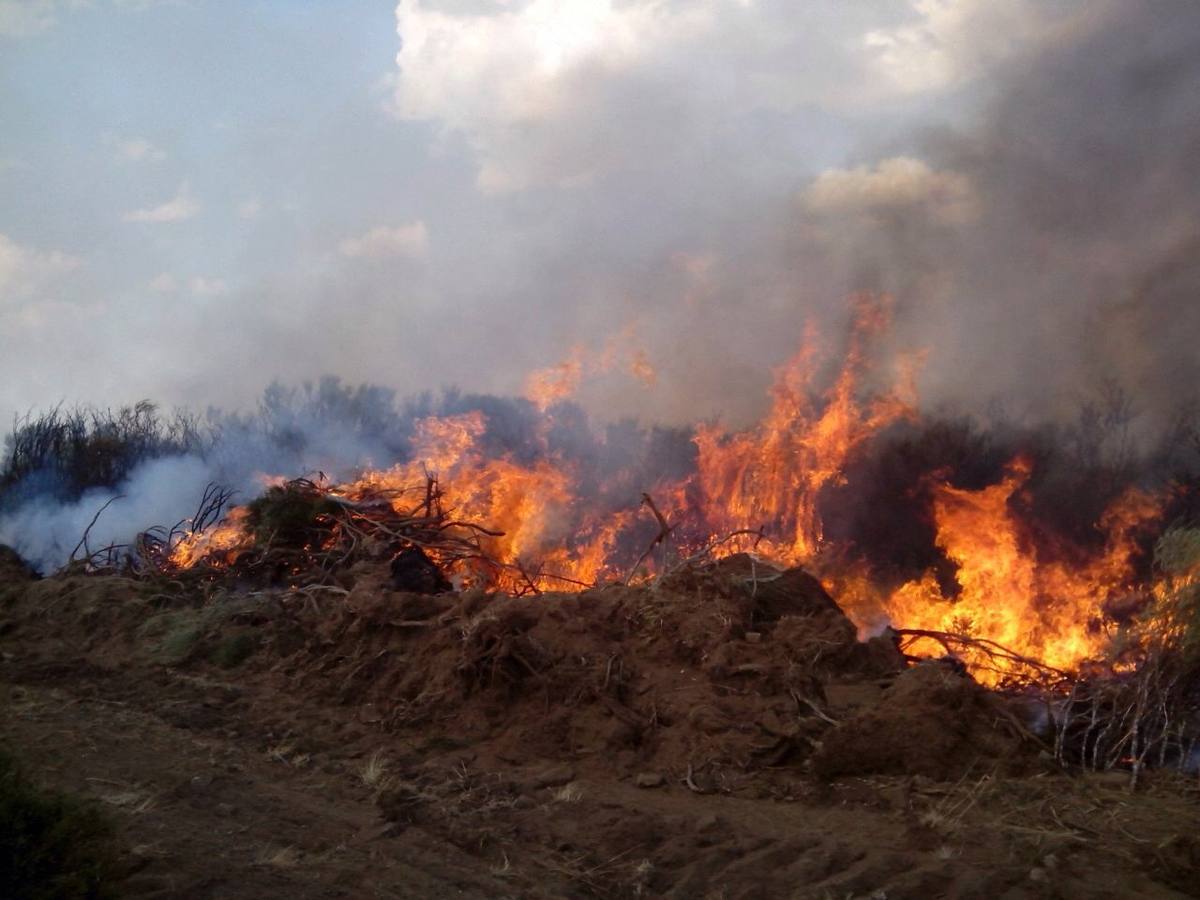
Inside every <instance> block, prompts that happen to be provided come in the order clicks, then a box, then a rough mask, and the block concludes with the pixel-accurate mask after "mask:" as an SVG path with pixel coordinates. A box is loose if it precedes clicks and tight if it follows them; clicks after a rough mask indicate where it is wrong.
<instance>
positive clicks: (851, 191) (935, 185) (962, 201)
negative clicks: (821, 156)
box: [803, 156, 979, 224]
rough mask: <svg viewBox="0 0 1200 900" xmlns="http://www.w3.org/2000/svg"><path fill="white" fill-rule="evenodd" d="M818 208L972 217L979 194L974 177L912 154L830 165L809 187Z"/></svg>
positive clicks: (807, 197)
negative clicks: (850, 165) (872, 162)
mask: <svg viewBox="0 0 1200 900" xmlns="http://www.w3.org/2000/svg"><path fill="white" fill-rule="evenodd" d="M803 199H804V203H805V205H806V206H807V208H808V209H809V210H810V211H811V212H814V213H818V214H827V215H834V216H843V215H846V214H851V215H866V216H874V215H881V214H888V213H893V212H897V211H911V210H915V209H918V208H920V209H922V210H924V211H925V212H926V213H928V214H929V216H930V218H932V219H933V220H934V221H938V222H941V223H943V224H955V223H962V222H967V221H970V220H971V219H973V218H975V216H976V215H977V214H978V212H979V200H978V197H977V196H976V192H975V190H974V189H973V187H972V185H971V182H970V179H968V178H967V177H966V176H965V175H962V174H960V173H958V172H948V171H935V170H934V169H931V168H930V167H929V165H928V164H927V163H925V162H923V161H922V160H919V159H913V158H912V157H907V156H896V157H892V158H891V159H885V160H882V161H881V162H879V163H878V164H877V165H875V166H873V167H868V166H858V167H856V168H853V169H828V170H826V171H824V172H822V173H821V174H820V175H819V176H817V178H816V180H814V181H813V183H812V184H811V185H810V186H809V188H808V190H806V191H805V193H804V197H803Z"/></svg>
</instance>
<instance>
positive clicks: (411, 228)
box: [338, 221, 429, 259]
mask: <svg viewBox="0 0 1200 900" xmlns="http://www.w3.org/2000/svg"><path fill="white" fill-rule="evenodd" d="M428 249H429V232H428V231H427V229H426V228H425V223H424V222H421V221H417V222H410V223H409V224H407V225H399V226H396V227H389V226H386V225H381V226H379V227H378V228H372V229H371V230H370V231H368V232H367V233H366V234H362V235H359V236H358V237H350V238H346V239H345V240H343V241H342V242H341V243H340V244H338V252H340V253H341V254H342V255H343V256H349V257H367V258H371V259H379V258H383V257H389V256H404V257H408V258H409V259H420V258H421V257H423V256H425V254H426V252H427V251H428Z"/></svg>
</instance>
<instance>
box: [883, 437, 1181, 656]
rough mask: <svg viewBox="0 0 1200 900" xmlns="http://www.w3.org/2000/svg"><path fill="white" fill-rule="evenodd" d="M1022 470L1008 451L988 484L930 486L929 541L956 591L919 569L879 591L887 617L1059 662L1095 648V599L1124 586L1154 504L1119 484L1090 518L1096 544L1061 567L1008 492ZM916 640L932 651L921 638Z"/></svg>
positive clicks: (1128, 585) (1100, 639)
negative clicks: (1098, 515)
mask: <svg viewBox="0 0 1200 900" xmlns="http://www.w3.org/2000/svg"><path fill="white" fill-rule="evenodd" d="M1030 474H1031V465H1030V463H1029V462H1028V461H1027V460H1024V459H1019V458H1018V459H1016V460H1014V461H1013V462H1012V463H1011V464H1010V465H1009V468H1008V473H1007V475H1006V476H1005V477H1004V478H1003V479H1002V480H1001V481H1000V482H999V483H997V484H994V485H991V486H989V487H985V488H982V489H980V490H976V491H969V490H964V489H960V488H955V487H952V486H950V485H948V484H939V485H937V486H936V487H935V490H934V499H933V514H934V522H935V525H936V528H937V539H936V542H937V546H938V547H939V548H940V549H941V550H942V551H943V552H944V553H945V555H946V557H947V558H948V559H949V560H950V561H951V562H952V563H954V564H955V565H956V566H957V567H958V568H957V572H956V573H955V581H956V582H957V586H958V588H959V594H958V596H957V597H946V596H944V595H943V593H942V590H941V588H940V587H939V584H938V581H937V579H936V578H935V577H934V575H933V573H926V574H925V575H924V576H923V577H922V578H920V579H918V580H915V581H911V582H908V583H907V584H904V585H902V586H901V587H899V588H898V589H896V590H895V591H894V592H893V593H892V594H891V595H890V596H889V597H888V598H887V599H886V601H885V603H884V605H885V608H886V612H887V615H888V618H889V619H890V620H891V621H892V622H894V623H898V624H902V625H903V626H904V627H907V628H914V629H928V630H932V631H942V632H952V633H956V634H965V635H968V636H971V637H979V638H985V639H987V640H990V641H994V642H996V643H997V644H1000V645H1002V646H1003V647H1005V648H1007V649H1009V650H1012V651H1015V652H1016V653H1018V654H1020V655H1022V656H1025V657H1027V658H1030V659H1034V660H1037V661H1040V662H1042V663H1044V664H1046V665H1049V666H1052V667H1054V668H1058V669H1062V670H1071V669H1073V668H1075V667H1076V666H1077V665H1078V664H1079V663H1080V662H1081V661H1083V660H1087V659H1092V658H1095V657H1097V656H1098V655H1099V654H1100V652H1101V650H1102V649H1103V646H1104V644H1105V642H1106V641H1107V640H1108V637H1109V636H1108V634H1107V633H1106V631H1105V630H1104V629H1103V628H1102V627H1101V623H1100V618H1101V612H1102V608H1103V606H1104V603H1105V602H1106V601H1107V600H1108V599H1110V598H1111V597H1114V596H1119V595H1120V594H1122V593H1127V592H1129V591H1130V590H1131V589H1132V588H1133V587H1134V585H1133V577H1134V568H1133V564H1134V560H1135V558H1136V551H1137V547H1136V543H1135V538H1136V536H1137V532H1138V531H1139V529H1141V528H1142V527H1144V526H1145V525H1146V524H1148V523H1150V522H1153V521H1154V520H1155V519H1156V518H1157V516H1158V511H1159V505H1158V503H1157V502H1156V501H1155V500H1154V498H1152V497H1150V496H1149V495H1148V494H1145V493H1144V492H1141V491H1137V490H1131V491H1129V492H1127V493H1126V494H1125V495H1124V496H1122V497H1120V498H1119V499H1118V500H1117V501H1116V502H1115V503H1114V504H1113V505H1112V506H1111V507H1110V508H1109V509H1108V510H1107V511H1106V513H1105V514H1104V516H1103V517H1102V519H1101V522H1100V523H1099V525H1100V527H1101V528H1102V530H1103V532H1104V535H1105V547H1104V550H1103V552H1102V553H1101V554H1100V555H1099V556H1097V557H1095V558H1093V559H1092V560H1090V561H1089V562H1086V563H1084V564H1083V565H1076V566H1071V565H1068V564H1067V563H1065V562H1064V561H1062V560H1055V559H1043V558H1041V555H1040V552H1039V547H1038V546H1037V544H1036V543H1035V542H1034V541H1033V540H1032V539H1031V535H1030V534H1029V533H1028V530H1027V528H1026V527H1025V526H1024V525H1023V523H1022V522H1021V520H1020V519H1019V517H1018V516H1017V514H1016V513H1015V511H1014V508H1013V504H1012V500H1013V498H1014V496H1015V495H1017V494H1018V492H1019V491H1020V490H1021V489H1022V487H1023V486H1024V485H1025V483H1026V482H1027V481H1028V479H1029V476H1030ZM1043 552H1045V551H1043ZM917 646H918V649H924V650H926V651H932V650H933V648H932V647H931V646H930V645H929V644H928V643H927V644H925V645H924V646H923V647H922V646H921V645H920V644H918V645H917Z"/></svg>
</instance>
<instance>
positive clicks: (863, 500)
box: [0, 377, 1200, 595]
mask: <svg viewBox="0 0 1200 900" xmlns="http://www.w3.org/2000/svg"><path fill="white" fill-rule="evenodd" d="M816 402H819V401H816ZM467 413H482V415H483V419H484V421H485V423H486V426H485V430H484V432H483V433H482V434H481V435H480V437H479V438H478V440H477V442H476V450H477V451H478V452H479V454H480V456H481V457H482V458H483V459H485V460H501V459H505V460H511V461H512V462H515V463H518V464H520V465H522V466H525V467H532V466H534V465H536V464H537V463H539V462H542V461H547V462H551V463H553V464H554V465H555V466H556V467H558V468H560V469H565V470H567V471H569V473H570V476H571V480H572V485H573V491H574V494H575V497H576V502H577V503H578V504H580V505H581V506H586V508H587V513H588V514H589V515H590V516H591V517H593V519H594V518H595V517H596V516H601V517H602V516H604V515H605V514H606V513H613V514H615V513H617V512H618V511H622V510H629V509H632V508H636V506H637V504H638V501H639V498H640V497H641V493H642V492H643V491H648V492H651V493H653V492H654V491H655V489H656V488H657V487H660V486H662V485H666V484H679V483H682V482H686V479H687V478H688V476H689V475H692V474H694V473H695V472H696V461H697V459H696V457H697V448H696V445H695V443H694V442H693V438H694V435H695V431H694V429H692V428H676V427H658V426H647V425H644V424H641V423H639V422H637V421H636V420H632V419H625V420H620V421H617V422H612V423H607V424H602V425H601V424H597V423H594V422H593V421H592V420H591V419H590V418H589V417H588V415H587V413H586V412H585V411H584V410H583V408H582V407H581V406H579V405H578V404H576V403H574V402H571V401H567V402H560V403H558V404H556V405H554V406H552V407H550V408H549V409H547V410H545V411H542V410H539V409H538V408H537V407H536V406H535V405H534V404H532V403H531V402H529V401H528V400H526V399H523V398H517V397H498V396H492V395H482V394H470V393H464V392H461V391H459V390H457V389H452V388H451V389H445V390H443V391H441V392H439V393H436V394H435V393H432V392H429V393H423V394H420V395H417V396H414V397H407V398H400V397H397V395H396V394H395V393H394V392H393V391H391V390H388V389H385V388H381V387H378V386H373V385H358V386H352V385H347V384H344V383H342V382H341V381H339V380H338V379H336V378H333V377H328V378H325V379H322V380H321V381H319V382H316V383H308V384H305V385H302V386H300V387H296V388H288V387H284V386H282V385H279V384H274V385H272V386H270V387H269V388H268V389H267V390H266V391H265V392H264V394H263V396H262V399H261V401H260V403H259V404H258V407H257V409H256V410H255V411H253V412H251V413H228V412H222V411H220V410H217V409H209V410H208V411H207V412H206V413H205V414H203V415H198V414H195V413H191V412H187V411H178V410H177V411H175V412H172V413H165V412H163V411H161V410H159V409H158V408H157V407H155V406H154V405H153V404H152V403H149V402H143V403H140V404H138V405H137V406H134V407H128V408H120V409H115V410H101V409H83V408H80V409H72V410H66V409H61V408H58V409H53V410H50V411H48V412H45V413H42V414H40V415H33V414H31V415H28V416H26V417H24V418H22V419H20V420H18V421H17V422H16V423H15V426H14V428H13V430H12V432H11V433H10V434H9V435H8V437H7V439H6V443H5V455H4V460H3V468H2V469H0V544H8V545H10V546H12V547H14V548H15V549H16V550H17V551H18V552H19V553H20V554H21V555H22V556H23V557H24V558H26V559H28V560H30V561H31V562H32V563H33V564H34V565H35V566H37V567H38V568H39V569H40V570H42V571H43V572H46V571H51V570H54V569H56V568H58V567H60V566H62V565H63V564H65V563H66V562H67V561H68V559H69V558H70V557H71V555H72V552H73V551H74V550H75V549H77V547H76V545H77V544H78V542H79V541H80V538H81V536H82V535H83V534H84V533H85V531H88V529H89V528H90V541H91V545H92V546H94V547H95V546H105V545H106V544H124V543H128V542H130V541H131V540H132V539H133V538H134V537H135V536H136V535H137V534H138V533H139V532H141V531H143V530H145V529H147V528H149V527H151V526H155V525H165V526H167V527H169V526H170V525H171V524H172V523H175V522H179V521H181V520H185V519H186V518H187V517H188V516H190V515H191V514H192V513H193V512H194V510H195V507H196V504H197V502H198V501H199V500H200V498H201V497H202V495H203V494H204V491H205V488H206V486H208V485H210V484H218V485H221V486H222V487H225V488H227V489H229V490H231V491H233V492H235V496H236V499H235V502H237V503H246V502H249V501H250V500H252V499H254V498H255V497H257V496H259V495H260V494H261V493H262V492H263V491H264V489H265V486H266V484H267V478H268V477H273V478H280V477H283V478H292V477H311V478H315V479H326V480H328V481H331V482H335V483H336V482H339V481H346V480H350V479H353V478H355V477H357V476H358V475H359V474H361V473H362V472H363V471H364V470H367V469H373V468H387V467H389V466H392V465H394V464H397V463H404V462H408V461H409V460H410V459H412V457H413V452H414V448H413V441H414V438H415V437H416V435H417V431H418V428H419V427H420V423H421V422H422V421H423V420H428V419H431V418H435V419H445V418H447V417H453V416H457V415H462V414H467ZM1139 419H1140V417H1139V411H1138V408H1137V406H1136V404H1135V403H1134V401H1133V400H1132V399H1131V398H1130V397H1129V395H1127V394H1126V393H1125V392H1123V391H1122V390H1121V389H1120V388H1119V387H1118V386H1116V385H1115V384H1113V383H1108V384H1106V385H1105V386H1103V387H1102V388H1101V389H1100V390H1099V391H1098V392H1097V393H1096V395H1095V396H1094V397H1093V398H1092V399H1090V400H1086V401H1084V402H1082V403H1081V405H1080V407H1079V409H1078V411H1077V413H1076V415H1075V417H1074V418H1073V419H1072V420H1069V421H1067V422H1065V423H1064V422H1032V423H1031V422H1023V421H1017V420H1015V419H1013V418H1011V417H1009V416H1007V415H1006V414H1005V413H1004V411H1003V410H994V411H993V413H992V415H991V416H989V417H987V418H983V417H977V416H971V415H966V414H958V413H954V412H950V411H945V410H943V411H939V412H925V413H919V414H918V413H914V414H913V415H912V416H911V417H909V418H906V419H903V420H901V421H899V422H897V423H895V424H893V425H891V426H889V427H887V428H885V429H883V430H881V431H880V432H878V433H877V434H875V435H874V436H872V437H870V438H869V439H868V440H866V441H865V442H864V443H863V444H862V446H861V447H860V448H858V449H857V450H856V451H855V452H854V453H852V454H851V455H850V457H849V458H848V459H847V461H846V465H845V468H844V471H843V472H842V474H841V477H840V478H837V479H834V480H832V481H831V482H830V483H829V484H827V485H826V486H825V487H824V488H823V489H822V490H821V492H820V493H819V495H818V497H817V503H818V507H819V509H818V512H819V514H820V517H821V520H822V521H823V522H824V538H825V541H826V542H827V543H828V544H830V545H833V546H836V547H838V548H840V550H839V552H841V553H845V554H849V555H851V556H853V557H854V558H857V559H862V560H865V561H867V562H869V564H870V566H871V569H872V571H873V573H874V574H875V576H876V577H877V578H878V579H879V580H880V581H881V583H889V582H894V583H896V584H899V583H901V582H903V581H905V580H908V579H911V578H913V577H915V576H918V575H919V574H920V573H922V572H926V571H934V572H936V573H938V575H939V580H941V581H942V582H943V588H944V589H945V590H946V591H947V593H948V595H949V594H952V593H953V591H954V578H953V575H954V567H953V564H952V563H951V562H950V561H949V560H947V559H946V557H945V555H944V553H943V551H942V549H941V548H939V546H938V545H937V541H936V527H935V523H934V521H933V514H932V507H933V494H934V491H935V489H936V487H937V486H938V485H949V486H952V487H956V488H963V489H967V490H978V489H981V488H984V487H986V486H988V485H992V484H996V483H997V482H999V481H1000V480H1001V479H1002V478H1003V477H1004V476H1005V473H1006V471H1008V467H1009V466H1011V465H1012V463H1013V461H1014V460H1018V459H1020V460H1024V461H1026V462H1027V463H1028V464H1029V467H1030V469H1031V474H1030V476H1029V478H1028V480H1027V481H1026V483H1025V484H1024V485H1023V487H1022V489H1021V490H1020V491H1019V492H1017V493H1016V494H1015V495H1014V496H1013V497H1012V499H1011V501H1010V502H1011V503H1012V504H1013V505H1014V506H1015V507H1018V508H1016V509H1014V512H1015V513H1017V515H1018V517H1019V518H1020V519H1021V521H1022V522H1024V523H1027V526H1028V528H1029V530H1030V533H1029V535H1028V539H1029V540H1030V542H1031V543H1032V544H1033V545H1035V546H1037V547H1038V548H1039V550H1046V551H1049V552H1053V554H1054V555H1055V556H1056V557H1058V558H1062V559H1064V560H1066V561H1070V560H1071V558H1072V555H1073V554H1074V555H1076V556H1078V558H1079V559H1081V560H1082V559H1083V558H1085V557H1086V556H1087V555H1088V554H1090V553H1093V552H1094V551H1095V550H1097V549H1098V548H1099V546H1100V545H1101V544H1102V543H1103V540H1104V532H1103V530H1102V529H1101V528H1100V527H1099V523H1100V520H1101V517H1102V515H1103V514H1104V512H1105V510H1107V509H1108V508H1109V507H1110V506H1111V505H1112V504H1113V502H1114V501H1115V500H1116V499H1117V498H1118V497H1119V496H1120V495H1121V494H1123V493H1124V492H1126V491H1128V490H1129V489H1130V488H1133V487H1138V488H1142V489H1146V490H1150V491H1153V492H1155V493H1156V494H1157V495H1159V496H1161V497H1163V498H1165V499H1163V500H1162V502H1161V507H1162V509H1163V515H1162V517H1161V520H1160V522H1159V526H1160V528H1159V529H1157V530H1156V533H1158V532H1161V530H1162V529H1165V528H1167V527H1168V526H1170V525H1171V524H1178V525H1182V526H1191V525H1194V524H1195V523H1196V521H1197V520H1198V519H1200V417H1198V416H1197V414H1196V411H1195V410H1194V409H1193V408H1180V409H1178V410H1177V411H1176V414H1175V415H1174V417H1173V418H1172V419H1171V420H1170V426H1169V427H1168V428H1166V429H1163V430H1162V431H1160V432H1158V433H1157V434H1156V435H1153V436H1151V435H1150V434H1148V432H1147V431H1146V429H1144V428H1143V427H1141V423H1140V420H1139ZM431 474H437V473H431ZM101 510H103V512H100V511H101ZM98 513H99V515H97V514H98ZM681 524H682V525H683V531H685V532H686V531H687V523H681ZM743 524H744V526H745V527H746V528H760V527H761V528H763V529H764V532H765V533H766V534H767V535H771V533H772V528H773V527H775V526H776V525H778V523H772V522H746V523H743ZM568 529H569V525H565V527H564V539H565V538H566V537H567V535H568V533H569V532H568ZM1155 536H1156V535H1155V533H1147V534H1146V535H1145V536H1144V538H1143V550H1144V553H1143V557H1144V559H1143V560H1142V563H1143V564H1144V566H1147V567H1148V566H1149V565H1150V564H1151V560H1152V557H1153V541H1154V538H1155Z"/></svg>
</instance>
